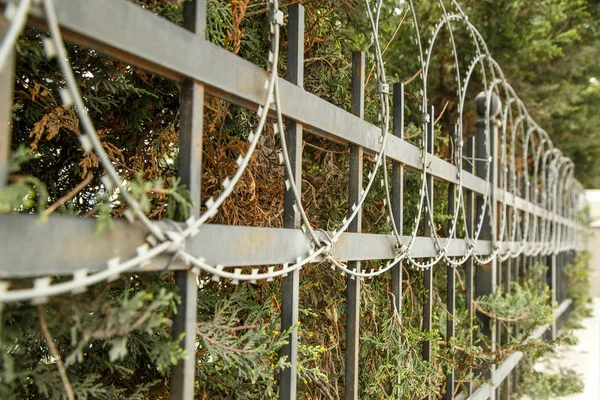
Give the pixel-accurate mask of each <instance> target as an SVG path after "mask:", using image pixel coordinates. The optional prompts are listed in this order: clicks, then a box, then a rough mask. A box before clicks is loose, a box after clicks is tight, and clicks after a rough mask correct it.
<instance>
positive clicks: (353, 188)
mask: <svg viewBox="0 0 600 400" xmlns="http://www.w3.org/2000/svg"><path fill="white" fill-rule="evenodd" d="M364 88H365V53H364V52H362V51H355V52H354V53H352V114H354V115H357V116H358V117H360V118H363V116H364V111H365V103H364V101H365V100H364V99H365V89H364ZM362 180H363V149H362V147H360V146H357V145H354V144H351V145H350V188H349V191H348V210H349V212H351V211H352V206H353V205H354V204H357V203H358V200H359V198H360V192H361V191H362ZM361 219H362V209H361V210H359V211H358V214H357V215H356V217H355V218H354V220H353V221H352V222H351V223H350V225H349V227H348V231H349V232H360V231H361V225H362V223H361V222H362V221H361ZM348 267H349V268H350V269H351V270H356V271H360V261H352V262H349V263H348ZM346 282H347V287H348V292H347V294H346V380H345V392H344V393H345V395H344V398H345V399H346V400H356V399H358V352H359V338H360V331H359V330H360V279H358V278H354V277H353V276H351V275H349V276H348V278H347V280H346Z"/></svg>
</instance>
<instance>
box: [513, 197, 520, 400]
mask: <svg viewBox="0 0 600 400" xmlns="http://www.w3.org/2000/svg"><path fill="white" fill-rule="evenodd" d="M512 212H517V210H516V209H513V210H512ZM519 263H520V257H516V258H515V259H514V260H513V262H512V264H513V280H514V281H515V282H517V283H519ZM518 334H519V326H518V324H514V325H513V336H515V337H517V335H518ZM512 381H513V384H512V391H513V393H516V392H517V391H518V383H519V368H517V367H515V368H514V369H513V373H512Z"/></svg>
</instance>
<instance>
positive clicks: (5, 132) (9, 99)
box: [0, 14, 15, 188]
mask: <svg viewBox="0 0 600 400" xmlns="http://www.w3.org/2000/svg"><path fill="white" fill-rule="evenodd" d="M8 27H9V22H8V21H7V20H6V18H5V17H4V15H3V14H2V15H0V36H2V37H3V38H4V35H5V34H6V31H7V30H8ZM14 71H15V51H14V49H13V50H11V51H10V53H9V55H8V57H7V60H6V63H5V64H4V68H2V70H1V71H0V188H2V187H3V186H4V185H5V184H6V179H7V177H8V155H9V153H10V141H11V127H12V104H13V95H14V93H13V87H14V81H15V75H14Z"/></svg>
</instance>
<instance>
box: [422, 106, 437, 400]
mask: <svg viewBox="0 0 600 400" xmlns="http://www.w3.org/2000/svg"><path fill="white" fill-rule="evenodd" d="M427 115H428V120H427V125H426V129H427V131H426V134H427V147H426V149H425V150H426V151H427V153H429V154H433V129H434V123H435V110H434V108H433V106H429V107H428V108H427ZM425 179H426V182H425V185H426V186H427V193H428V195H427V196H426V198H425V199H426V201H427V203H426V206H427V209H429V210H433V177H432V176H431V175H427V177H426V178H425ZM433 223H434V222H433V221H432V220H431V218H430V216H429V212H428V211H426V212H425V236H431V235H432V234H433V231H432V229H433ZM423 287H424V289H425V291H424V296H425V298H424V299H423V331H425V332H429V331H431V329H432V314H433V296H432V295H433V267H431V268H427V269H426V270H424V271H423ZM422 347H423V348H422V352H423V354H422V357H423V360H425V361H428V362H429V361H431V342H430V341H429V340H427V341H424V342H423V343H422ZM430 397H431V396H426V397H425V399H429V398H430Z"/></svg>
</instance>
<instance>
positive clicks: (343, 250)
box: [0, 214, 520, 278]
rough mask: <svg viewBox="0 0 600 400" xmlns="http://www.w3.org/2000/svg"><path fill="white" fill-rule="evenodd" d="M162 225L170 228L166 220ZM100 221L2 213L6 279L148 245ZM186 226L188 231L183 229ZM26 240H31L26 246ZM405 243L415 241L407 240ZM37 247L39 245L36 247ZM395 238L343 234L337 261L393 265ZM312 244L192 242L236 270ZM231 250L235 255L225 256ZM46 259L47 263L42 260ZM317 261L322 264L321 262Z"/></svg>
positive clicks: (297, 235) (214, 237) (452, 252)
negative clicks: (99, 230)
mask: <svg viewBox="0 0 600 400" xmlns="http://www.w3.org/2000/svg"><path fill="white" fill-rule="evenodd" d="M156 224H158V225H160V226H163V227H169V226H170V224H167V223H166V222H156ZM96 225H97V221H96V220H95V219H93V218H78V217H68V216H56V217H50V218H49V219H48V221H47V222H41V221H40V220H39V218H38V217H37V216H34V215H12V214H6V215H0V226H2V227H3V229H0V243H2V246H3V248H4V249H5V251H3V256H2V259H0V278H24V277H33V276H38V275H41V274H48V273H50V274H57V275H65V274H72V273H74V272H75V271H77V270H79V269H81V268H82V267H85V268H86V269H87V270H88V271H90V272H91V271H95V270H101V269H103V268H106V260H107V259H108V258H112V257H120V258H122V259H127V258H129V257H132V256H133V255H135V249H136V247H138V246H139V245H141V244H143V243H144V242H145V240H146V235H147V234H146V233H145V230H144V228H143V227H142V226H140V225H138V224H133V225H132V224H129V223H128V222H126V221H114V227H113V229H112V231H109V230H107V231H106V232H104V233H101V234H100V235H98V234H96ZM182 226H183V225H182ZM24 237H27V238H28V241H24V240H22V238H24ZM402 239H403V240H406V241H409V240H410V238H409V237H407V236H402ZM31 241H33V242H34V243H37V244H38V245H37V246H33V247H32V246H31V245H30V243H31ZM394 243H395V239H394V237H393V236H392V235H381V234H371V233H349V232H347V233H344V234H343V235H342V236H341V238H340V240H339V241H338V242H336V243H335V244H334V246H333V250H332V255H333V256H335V257H337V258H339V259H342V260H347V261H365V260H391V259H393V258H394V257H395V256H396V254H395V253H394V251H393V248H394ZM309 245H310V239H309V238H308V237H307V236H306V235H305V234H304V233H303V232H302V231H301V230H299V229H285V228H262V227H247V226H230V225H215V224H206V225H203V226H201V227H200V233H199V234H198V235H197V236H195V237H193V238H191V239H189V240H188V242H187V243H186V249H187V250H188V251H189V252H190V254H192V255H193V256H197V257H200V256H201V257H203V258H205V259H206V261H207V262H209V263H212V264H215V265H216V264H220V265H223V266H224V267H230V266H252V265H272V264H283V263H289V262H293V261H294V260H295V259H296V258H297V257H299V256H301V255H302V254H303V252H304V251H305V249H306V247H307V246H309ZM498 245H499V246H500V249H501V250H503V249H505V248H507V247H508V248H511V249H517V248H518V247H519V245H520V244H519V243H512V242H500V243H499V244H498ZM225 247H227V248H228V251H225V252H224V251H222V249H223V248H225ZM491 249H492V247H491V242H490V241H489V240H479V241H477V244H476V251H477V252H478V253H479V254H482V255H488V254H490V253H491ZM466 251H467V247H466V243H465V241H464V240H462V239H452V240H450V245H449V246H448V252H447V253H448V255H449V256H452V257H459V256H461V255H463V254H465V252H466ZM436 254H437V250H436V248H435V244H434V242H433V240H432V239H431V237H428V236H421V237H417V238H416V239H415V243H414V245H413V246H412V248H411V256H412V257H418V258H427V257H434V256H435V255H436ZM42 259H43V260H44V262H43V263H41V262H40V260H42ZM317 261H318V260H317ZM167 268H168V269H171V270H173V269H185V268H188V267H187V266H186V265H185V264H183V263H180V262H179V261H178V260H177V259H175V260H171V256H170V255H161V256H158V257H155V258H154V259H153V260H151V262H150V264H147V265H145V266H143V267H138V269H137V270H143V271H155V270H163V269H167Z"/></svg>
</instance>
